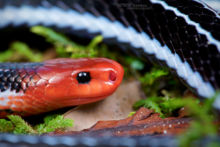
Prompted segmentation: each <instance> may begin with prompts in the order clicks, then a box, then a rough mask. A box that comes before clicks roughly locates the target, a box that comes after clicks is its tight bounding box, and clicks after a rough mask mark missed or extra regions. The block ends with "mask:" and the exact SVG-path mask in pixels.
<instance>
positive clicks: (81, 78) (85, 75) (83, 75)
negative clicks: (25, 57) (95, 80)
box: [76, 72, 91, 84]
mask: <svg viewBox="0 0 220 147" xmlns="http://www.w3.org/2000/svg"><path fill="white" fill-rule="evenodd" d="M76 79H77V81H78V82H79V84H86V83H89V81H90V80H91V77H90V73H89V72H79V73H78V74H77V77H76Z"/></svg>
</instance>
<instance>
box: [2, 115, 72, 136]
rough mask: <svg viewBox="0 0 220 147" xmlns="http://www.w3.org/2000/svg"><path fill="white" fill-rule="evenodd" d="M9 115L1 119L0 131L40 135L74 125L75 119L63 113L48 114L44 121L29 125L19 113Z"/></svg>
mask: <svg viewBox="0 0 220 147" xmlns="http://www.w3.org/2000/svg"><path fill="white" fill-rule="evenodd" d="M7 117H8V120H6V119H0V132H8V133H14V134H32V135H38V134H43V133H49V132H52V131H55V130H57V129H62V130H63V129H65V128H67V127H71V126H73V120H71V119H64V118H63V116H62V115H49V116H46V117H45V118H44V123H42V124H38V125H36V126H31V125H29V124H28V123H27V122H26V121H25V120H24V119H22V118H21V117H20V116H17V115H8V116H7Z"/></svg>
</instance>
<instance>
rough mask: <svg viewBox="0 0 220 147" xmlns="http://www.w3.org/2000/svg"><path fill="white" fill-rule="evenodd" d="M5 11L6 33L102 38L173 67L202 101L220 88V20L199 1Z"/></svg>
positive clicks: (56, 0)
mask: <svg viewBox="0 0 220 147" xmlns="http://www.w3.org/2000/svg"><path fill="white" fill-rule="evenodd" d="M0 8H1V9H0V20H1V21H0V29H4V28H6V27H8V26H13V27H21V26H33V25H44V26H52V27H55V28H56V29H59V30H60V31H65V30H66V29H67V28H68V29H69V31H71V32H72V33H73V34H75V35H79V36H83V37H93V36H95V35H97V34H101V35H102V36H103V37H104V40H105V42H106V43H113V44H117V45H120V46H121V47H122V48H123V49H125V50H127V51H131V52H133V53H134V54H136V55H137V56H139V57H141V58H147V59H149V60H152V61H153V62H155V61H156V62H158V63H159V64H161V65H163V66H167V67H169V68H170V69H172V71H174V72H175V73H176V75H177V76H178V77H179V78H181V79H182V80H183V81H184V82H185V83H186V85H188V86H189V87H190V88H191V89H192V90H193V91H194V92H195V93H196V94H198V95H199V96H201V97H205V98H208V97H212V96H213V95H214V94H215V92H216V91H217V90H218V89H219V88H220V53H219V52H220V16H219V15H218V14H217V13H216V12H215V11H214V10H213V9H211V8H210V7H208V6H207V5H206V4H204V3H203V2H201V1H199V0H91V1H90V0H74V1H71V0H66V1H61V0H36V1H29V0H22V1H20V0H2V1H1V2H0ZM215 107H216V108H220V96H219V98H218V99H217V100H216V102H215Z"/></svg>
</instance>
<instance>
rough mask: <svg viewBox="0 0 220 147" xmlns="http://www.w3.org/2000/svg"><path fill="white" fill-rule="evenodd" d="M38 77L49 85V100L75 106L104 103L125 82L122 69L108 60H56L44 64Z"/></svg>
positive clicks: (46, 89) (47, 88)
mask: <svg viewBox="0 0 220 147" xmlns="http://www.w3.org/2000/svg"><path fill="white" fill-rule="evenodd" d="M44 63H45V64H44V66H42V67H40V68H39V69H38V74H39V75H40V77H41V78H42V79H44V80H45V81H47V82H46V84H45V83H44V84H41V85H39V86H42V88H44V89H45V90H44V91H45V93H44V95H45V100H46V101H47V100H48V101H49V102H54V103H56V104H58V105H59V104H60V105H62V106H63V105H65V106H72V105H80V104H85V103H90V102H95V101H98V100H101V99H103V98H105V97H107V96H108V95H110V94H112V93H113V92H114V91H115V90H116V88H117V87H118V86H119V84H120V83H121V81H122V79H123V74H124V70H123V68H122V66H121V65H120V64H119V63H117V62H115V61H113V60H110V59H106V58H92V59H88V58H82V59H55V60H49V61H46V62H44Z"/></svg>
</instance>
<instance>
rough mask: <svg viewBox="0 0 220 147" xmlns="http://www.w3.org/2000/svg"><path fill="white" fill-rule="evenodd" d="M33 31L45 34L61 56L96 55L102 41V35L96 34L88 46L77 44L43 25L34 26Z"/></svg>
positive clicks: (79, 56) (41, 34) (81, 56)
mask: <svg viewBox="0 0 220 147" xmlns="http://www.w3.org/2000/svg"><path fill="white" fill-rule="evenodd" d="M31 32H32V33H35V34H37V35H40V36H43V37H44V38H45V39H46V40H47V41H48V42H49V43H51V44H53V45H54V48H55V49H56V53H57V54H58V56H59V57H71V58H83V57H96V56H97V55H98V52H97V50H96V49H95V48H96V47H97V45H98V44H99V43H100V42H102V39H103V38H102V36H96V37H95V38H94V39H93V40H92V41H91V42H90V43H89V44H88V45H87V46H84V45H80V44H77V43H75V42H73V41H72V40H70V39H69V38H68V37H66V36H64V35H63V34H61V33H58V32H55V31H54V30H52V29H50V28H46V27H43V26H34V27H32V28H31Z"/></svg>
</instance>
